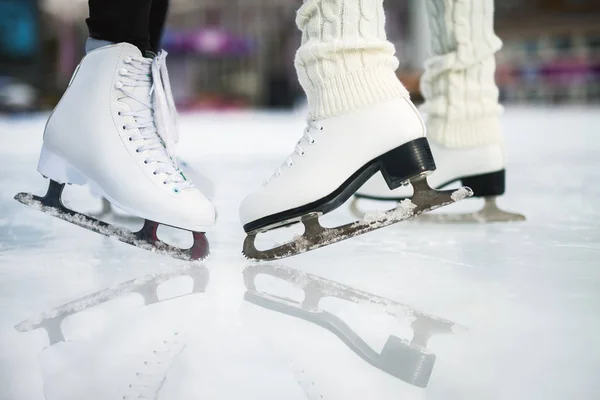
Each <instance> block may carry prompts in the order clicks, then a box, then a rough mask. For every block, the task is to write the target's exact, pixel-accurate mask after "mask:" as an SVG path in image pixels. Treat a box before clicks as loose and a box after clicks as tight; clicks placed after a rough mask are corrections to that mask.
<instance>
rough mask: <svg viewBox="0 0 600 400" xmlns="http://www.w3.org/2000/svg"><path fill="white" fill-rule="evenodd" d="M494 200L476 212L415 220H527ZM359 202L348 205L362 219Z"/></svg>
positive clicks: (425, 215)
mask: <svg viewBox="0 0 600 400" xmlns="http://www.w3.org/2000/svg"><path fill="white" fill-rule="evenodd" d="M496 198H497V197H485V198H484V200H485V204H484V206H483V208H482V209H481V210H479V211H477V212H473V213H456V214H449V213H447V214H444V213H436V214H423V215H420V216H419V217H418V218H417V219H416V220H417V221H419V222H431V223H447V224H459V223H460V224H485V223H494V222H522V221H526V220H527V218H526V217H525V216H524V215H522V214H517V213H511V212H508V211H504V210H501V209H500V208H499V207H498V205H497V203H496ZM360 200H361V199H359V198H356V197H355V198H354V199H352V202H351V203H350V212H351V213H352V215H354V216H355V217H357V218H363V217H364V216H365V215H366V213H365V212H364V211H363V210H361V208H360V206H359V203H360ZM386 201H393V200H386Z"/></svg>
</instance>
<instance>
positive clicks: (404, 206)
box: [357, 199, 417, 226]
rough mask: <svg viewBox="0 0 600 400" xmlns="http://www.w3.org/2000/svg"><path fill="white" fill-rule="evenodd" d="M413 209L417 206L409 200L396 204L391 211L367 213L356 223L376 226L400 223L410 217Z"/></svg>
mask: <svg viewBox="0 0 600 400" xmlns="http://www.w3.org/2000/svg"><path fill="white" fill-rule="evenodd" d="M415 208H417V205H416V204H414V203H413V202H412V201H410V200H409V199H406V200H403V201H401V202H400V203H399V204H398V207H396V208H395V209H393V210H389V211H385V212H383V211H380V212H372V213H368V214H366V215H365V216H364V218H363V219H362V221H359V222H357V223H367V224H372V225H375V226H377V225H379V224H382V223H384V222H387V221H402V220H405V219H408V218H410V217H412V216H413V214H414V211H415Z"/></svg>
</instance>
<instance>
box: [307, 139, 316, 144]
mask: <svg viewBox="0 0 600 400" xmlns="http://www.w3.org/2000/svg"><path fill="white" fill-rule="evenodd" d="M315 142H316V140H315V139H312V140H311V141H310V142H308V144H315Z"/></svg>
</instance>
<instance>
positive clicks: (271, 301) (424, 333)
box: [244, 265, 465, 388]
mask: <svg viewBox="0 0 600 400" xmlns="http://www.w3.org/2000/svg"><path fill="white" fill-rule="evenodd" d="M260 275H266V276H271V277H273V278H276V279H281V280H284V281H286V282H290V283H291V284H293V285H294V286H295V287H298V288H300V289H301V290H302V291H303V292H304V300H303V301H302V302H298V301H295V300H292V299H291V298H288V297H285V296H284V295H281V294H276V293H267V292H265V291H261V290H259V289H258V288H257V283H256V281H257V279H256V278H257V277H258V276H260ZM244 283H245V285H246V289H247V291H246V294H245V296H244V298H245V300H246V301H248V302H250V303H253V304H256V305H258V306H260V307H264V308H266V309H269V310H273V311H276V312H280V313H283V314H286V315H289V316H292V317H295V318H300V319H303V320H305V321H308V322H311V323H313V324H316V325H318V326H321V327H322V328H324V329H327V330H328V331H330V332H331V333H333V334H334V335H336V336H337V337H338V338H339V339H340V340H342V341H343V342H344V343H345V344H346V345H347V346H348V347H349V348H350V349H351V350H352V351H353V352H355V353H356V354H357V355H358V356H359V357H361V358H362V359H363V360H364V361H366V362H367V363H369V364H371V365H372V366H374V367H375V368H378V369H380V370H382V371H384V372H386V373H388V374H390V375H392V376H394V377H396V378H398V379H400V380H402V381H404V382H407V383H409V384H411V385H414V386H417V387H421V388H425V387H427V385H428V383H429V379H430V377H431V373H432V371H433V367H434V365H435V360H436V356H435V354H433V353H431V351H429V350H428V349H427V344H428V342H429V339H430V338H431V337H433V336H435V335H440V334H451V333H458V332H461V331H464V330H465V328H464V327H462V326H460V325H458V324H456V323H454V322H452V321H449V320H447V319H444V318H439V317H436V316H433V315H429V314H425V313H422V312H420V311H417V310H415V309H414V308H412V307H411V306H408V305H405V304H401V303H397V302H395V301H393V300H390V299H386V298H383V297H380V296H377V295H374V294H372V293H367V292H364V291H361V290H358V289H355V288H352V287H349V286H346V285H342V284H341V283H338V282H333V281H330V280H327V279H324V278H321V277H318V276H315V275H311V274H307V273H303V272H300V271H297V270H294V269H290V268H286V267H282V266H271V265H259V266H251V267H248V268H246V269H245V270H244ZM327 298H335V299H340V300H344V301H348V302H352V303H357V304H369V305H371V306H374V307H376V308H378V309H380V310H381V313H385V314H389V315H391V316H393V317H395V318H398V319H399V320H402V321H411V322H410V326H411V328H412V330H413V336H412V339H411V340H405V339H402V338H399V337H396V336H394V335H391V336H389V338H388V340H387V343H386V345H385V346H384V347H383V349H382V351H381V353H379V352H377V351H376V350H374V349H373V348H372V347H371V346H370V345H369V344H368V343H367V342H366V341H365V340H364V339H363V338H362V337H361V336H359V335H358V334H357V333H356V332H355V331H354V330H352V328H351V327H350V326H349V325H348V324H347V323H346V322H344V321H343V320H342V319H341V318H340V317H338V316H336V315H335V314H333V313H331V312H329V311H326V310H324V309H323V308H322V306H321V301H322V300H323V299H327Z"/></svg>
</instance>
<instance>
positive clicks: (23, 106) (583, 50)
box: [0, 0, 600, 113]
mask: <svg viewBox="0 0 600 400" xmlns="http://www.w3.org/2000/svg"><path fill="white" fill-rule="evenodd" d="M300 3H301V2H300V0H226V1H225V0H171V12H170V16H169V21H168V27H167V31H166V34H165V38H164V43H163V47H164V48H165V49H166V50H167V51H168V52H169V54H170V57H169V70H170V75H171V81H172V83H173V90H174V94H175V98H176V101H177V103H178V106H179V108H180V110H181V111H184V110H198V109H217V110H224V109H244V108H271V109H285V108H292V107H294V105H296V104H298V103H300V102H302V101H303V95H302V92H301V89H300V87H299V86H298V84H297V81H296V75H295V71H294V67H293V57H294V53H295V51H296V48H297V47H298V43H299V40H300V36H299V33H298V32H297V29H296V26H295V23H294V19H295V12H296V9H297V8H298V7H299V4H300ZM423 3H424V2H423V1H422V0H393V1H392V0H387V1H386V12H387V17H388V33H389V37H390V39H391V40H392V41H393V42H394V43H395V45H396V48H397V50H398V54H399V57H400V60H401V68H400V70H399V76H400V78H401V79H402V81H403V82H404V84H405V85H406V86H407V87H408V88H409V90H410V91H411V92H412V95H413V97H414V98H416V99H418V98H419V96H420V93H419V77H420V74H421V70H422V66H423V62H424V61H425V59H426V58H427V55H428V49H427V43H428V29H427V21H426V17H425V10H424V4H423ZM86 16H87V1H86V0H0V112H3V113H15V112H17V113H19V112H27V111H37V110H48V109H51V108H52V107H53V106H54V105H55V104H56V102H57V101H58V100H59V98H60V96H61V94H62V92H63V90H64V88H65V86H66V85H67V83H68V82H69V79H70V77H71V74H72V72H73V71H74V69H75V67H76V65H77V64H78V62H79V60H80V59H81V57H82V56H83V48H84V43H85V39H86V38H87V29H86V25H85V21H84V20H85V18H86ZM496 30H497V33H498V35H499V36H500V37H501V38H502V39H503V40H504V44H505V45H504V48H503V50H502V51H501V52H500V53H499V54H498V72H497V80H498V84H499V86H500V90H501V96H502V101H503V102H505V103H507V104H514V103H519V104H546V105H547V104H598V103H600V1H598V0H529V1H519V0H502V1H496Z"/></svg>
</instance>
